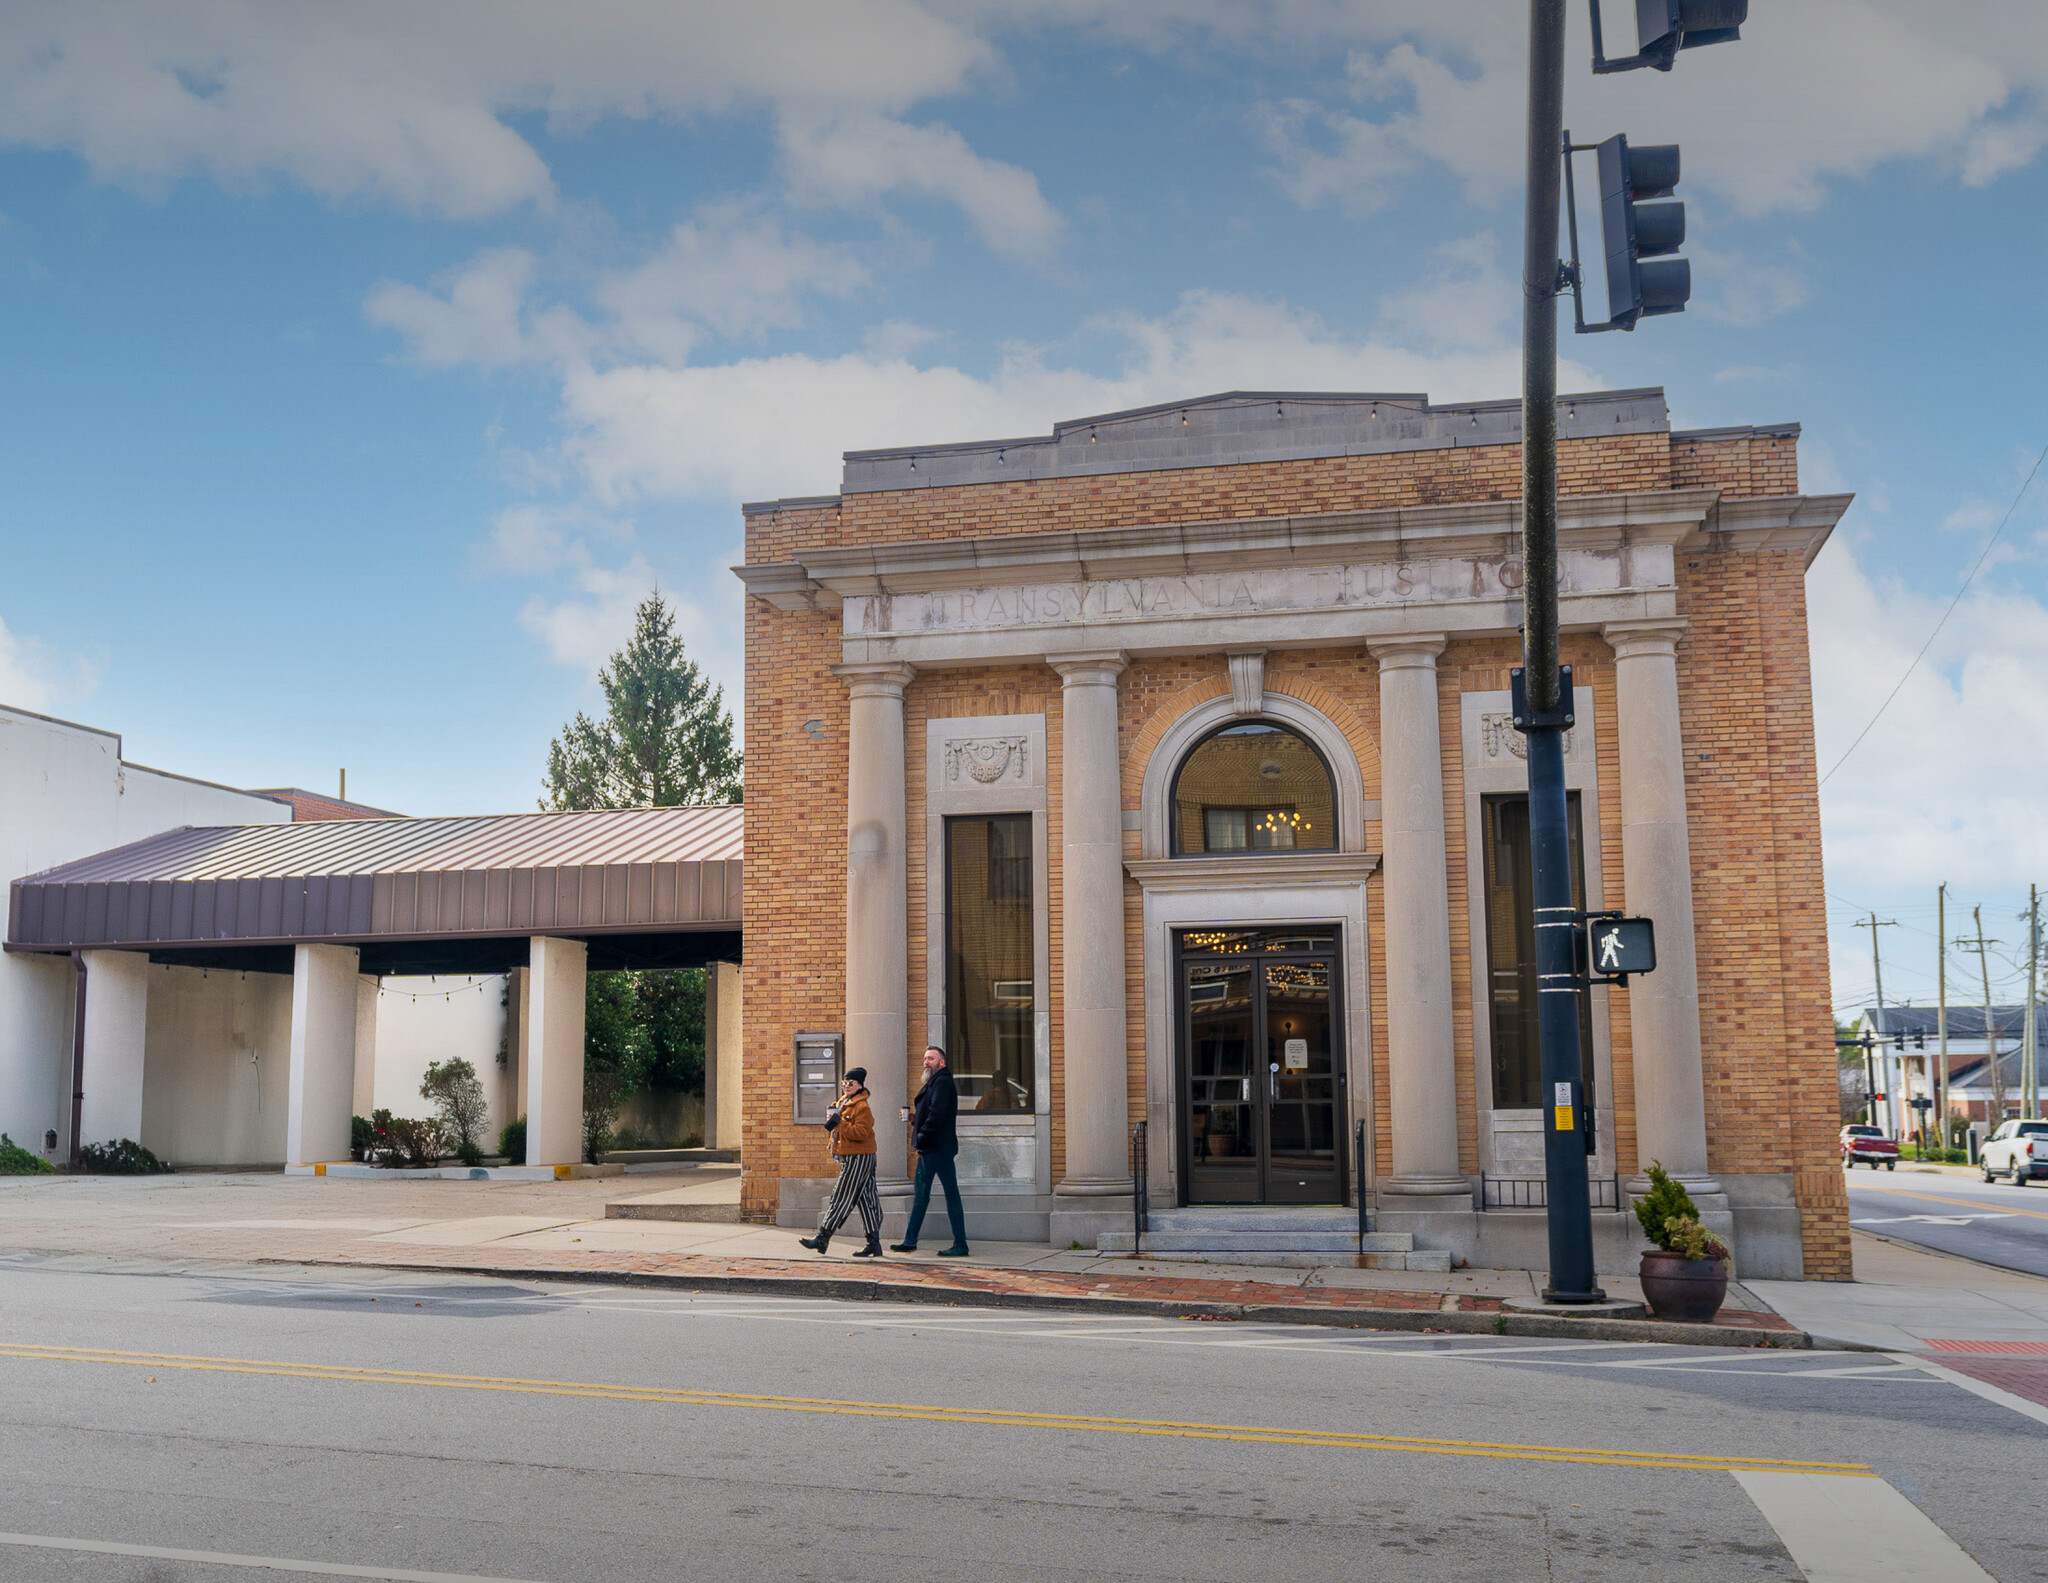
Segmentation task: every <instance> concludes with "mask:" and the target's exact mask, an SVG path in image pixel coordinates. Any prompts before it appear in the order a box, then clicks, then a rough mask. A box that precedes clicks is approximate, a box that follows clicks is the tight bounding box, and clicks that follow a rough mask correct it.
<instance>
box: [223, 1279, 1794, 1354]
mask: <svg viewBox="0 0 2048 1583" xmlns="http://www.w3.org/2000/svg"><path fill="white" fill-rule="evenodd" d="M258 1262H259V1263H264V1264H299V1265H306V1266H312V1267H319V1268H323V1269H355V1270H368V1269H384V1270H412V1271H419V1272H423V1273H424V1272H433V1273H436V1274H441V1275H483V1276H490V1277H492V1278H494V1279H498V1280H510V1281H568V1282H573V1283H576V1284H580V1285H601V1286H656V1287H668V1288H671V1289H676V1290H683V1291H694V1292H730V1293H736V1294H748V1293H752V1294H756V1295H759V1296H763V1297H824V1298H833V1299H836V1300H838V1301H841V1302H869V1303H890V1302H894V1303H923V1304H928V1305H931V1306H933V1307H953V1308H1028V1309H1039V1310H1046V1311H1051V1312H1065V1313H1081V1314H1142V1315H1145V1316H1148V1317H1150V1318H1154V1319H1195V1320H1202V1319H1207V1320H1237V1321H1241V1322H1244V1323H1249V1324H1260V1325H1322V1326H1326V1327H1330V1328H1334V1329H1342V1330H1411V1331H1434V1332H1437V1333H1439V1334H1450V1335H1466V1336H1531V1337H1537V1338H1543V1339H1558V1338H1562V1339H1567V1340H1583V1341H1644V1342H1661V1343H1663V1344H1665V1345H1667V1346H1691V1347H1747V1348H1757V1347H1775V1348H1792V1349H1796V1350H1802V1351H1803V1350H1808V1349H1810V1348H1811V1347H1812V1346H1813V1344H1814V1338H1813V1337H1812V1336H1809V1335H1808V1334H1807V1333H1806V1332H1805V1331H1803V1330H1738V1329H1736V1328H1734V1327H1733V1326H1730V1325H1692V1324H1679V1323H1675V1322H1672V1321H1668V1320H1660V1319H1566V1318H1563V1317H1551V1316H1547V1315H1539V1314H1509V1313H1476V1314H1474V1313H1449V1314H1447V1313H1444V1312H1441V1311H1440V1310H1437V1309H1427V1308H1423V1309H1416V1308H1363V1307H1350V1306H1340V1305H1338V1304H1334V1303H1208V1302H1192V1301H1186V1300H1182V1299H1176V1298H1166V1297H1084V1296H1080V1295H1078V1294H1068V1293H1064V1292H994V1291H986V1290H984V1289H982V1288H980V1287H974V1286H911V1285H898V1284H897V1283H895V1282H893V1281H877V1280H870V1279H864V1278H862V1277H860V1276H843V1277H834V1276H804V1275H709V1274H706V1275H686V1274H675V1275H669V1274H662V1273H658V1272H655V1271H649V1270H535V1269H530V1268H520V1267H518V1266H510V1265H495V1264H487V1263H481V1262H479V1263H474V1264H440V1263H408V1262H406V1261H405V1260H402V1259H379V1260H378V1261H377V1262H376V1263H375V1264H365V1263H360V1262H358V1261H356V1260H353V1259H303V1258H302V1259H263V1260H259V1261H258Z"/></svg>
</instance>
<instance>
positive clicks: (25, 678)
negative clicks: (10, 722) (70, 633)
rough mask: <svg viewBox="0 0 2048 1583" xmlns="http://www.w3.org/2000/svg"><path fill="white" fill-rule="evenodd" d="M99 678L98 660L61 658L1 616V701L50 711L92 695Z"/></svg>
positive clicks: (43, 711)
mask: <svg viewBox="0 0 2048 1583" xmlns="http://www.w3.org/2000/svg"><path fill="white" fill-rule="evenodd" d="M99 681H100V666H99V665H98V664H96V663H94V662H92V661H88V660H86V659H83V658H72V659H69V660H68V661H67V660H65V659H62V658H60V657H59V656H57V655H55V654H53V653H51V652H50V650H49V649H48V648H47V647H46V646H45V645H44V644H42V643H41V642H39V641H38V640H36V639H35V638H29V637H23V636H21V635H20V634H19V633H16V632H13V631H10V630H9V629H8V626H7V623H6V622H5V621H4V620H0V704H12V705H13V706H14V707H15V708H17V709H27V710H30V711H32V712H34V713H37V714H42V713H47V712H48V711H49V710H51V709H54V708H57V707H59V706H60V705H70V704H75V703H78V702H81V701H83V700H84V699H86V698H88V697H90V696H91V695H92V693H93V691H94V689H95V688H97V687H98V686H99Z"/></svg>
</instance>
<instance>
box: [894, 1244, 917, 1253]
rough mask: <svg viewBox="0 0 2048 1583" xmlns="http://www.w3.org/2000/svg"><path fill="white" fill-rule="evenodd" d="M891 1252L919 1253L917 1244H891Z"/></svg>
mask: <svg viewBox="0 0 2048 1583" xmlns="http://www.w3.org/2000/svg"><path fill="white" fill-rule="evenodd" d="M889 1251H890V1252H891V1253H915V1252H917V1244H916V1243H914V1242H892V1243H890V1244H889Z"/></svg>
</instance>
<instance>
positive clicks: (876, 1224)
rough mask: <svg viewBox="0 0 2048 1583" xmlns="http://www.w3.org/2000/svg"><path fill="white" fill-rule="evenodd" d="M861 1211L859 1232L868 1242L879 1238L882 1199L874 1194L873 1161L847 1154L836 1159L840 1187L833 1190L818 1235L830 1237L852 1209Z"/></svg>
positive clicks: (868, 1157)
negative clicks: (861, 1231) (837, 1160)
mask: <svg viewBox="0 0 2048 1583" xmlns="http://www.w3.org/2000/svg"><path fill="white" fill-rule="evenodd" d="M856 1207H857V1208H858V1209H859V1210H860V1227H861V1230H863V1231H865V1232H866V1233H867V1234H868V1241H870V1242H878V1241H880V1240H881V1236H882V1198H881V1195H880V1194H879V1193H877V1192H876V1191H875V1157H874V1156H873V1155H872V1154H847V1155H842V1156H840V1159H839V1183H838V1185H837V1186H836V1187H834V1188H833V1189H832V1201H831V1202H830V1203H829V1204H827V1205H826V1206H825V1218H824V1219H823V1220H821V1221H819V1222H818V1234H819V1235H820V1236H822V1237H829V1236H831V1235H832V1233H833V1232H835V1231H837V1230H838V1229H839V1228H840V1226H841V1225H842V1224H843V1223H844V1222H845V1220H846V1217H847V1216H848V1215H850V1214H852V1213H853V1212H854V1210H855V1208H856Z"/></svg>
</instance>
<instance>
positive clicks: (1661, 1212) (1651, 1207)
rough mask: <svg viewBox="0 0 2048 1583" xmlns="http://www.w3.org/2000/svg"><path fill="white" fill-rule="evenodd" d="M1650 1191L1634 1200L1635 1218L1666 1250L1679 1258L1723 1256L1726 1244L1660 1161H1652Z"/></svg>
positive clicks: (1646, 1232)
mask: <svg viewBox="0 0 2048 1583" xmlns="http://www.w3.org/2000/svg"><path fill="white" fill-rule="evenodd" d="M1647 1174H1648V1176H1649V1178H1650V1190H1649V1191H1648V1192H1647V1193H1645V1194H1644V1195H1643V1196H1642V1197H1641V1198H1639V1199H1637V1200H1636V1220H1637V1221H1638V1222H1639V1223H1640V1224H1641V1226H1642V1228H1643V1235H1644V1236H1646V1237H1648V1238H1649V1239H1650V1240H1651V1241H1652V1242H1654V1243H1655V1244H1656V1245H1657V1246H1658V1247H1660V1248H1662V1249H1663V1250H1664V1251H1665V1252H1666V1253H1675V1254H1677V1255H1678V1256H1679V1257H1680V1258H1682V1259H1725V1258H1727V1257H1728V1244H1727V1243H1725V1242H1723V1241H1722V1240H1721V1239H1720V1238H1719V1237H1717V1236H1715V1235H1714V1234H1713V1232H1711V1231H1709V1230H1707V1228H1706V1227H1705V1226H1703V1225H1701V1224H1700V1210H1699V1205H1697V1204H1695V1203H1694V1202H1693V1201H1692V1194H1690V1193H1688V1192H1687V1191H1686V1190H1685V1184H1684V1183H1683V1182H1676V1181H1673V1180H1672V1179H1671V1175H1670V1173H1669V1172H1668V1171H1666V1170H1665V1169H1664V1163H1663V1162H1662V1161H1661V1160H1658V1161H1653V1162H1651V1165H1650V1169H1649V1171H1648V1173H1647Z"/></svg>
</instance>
